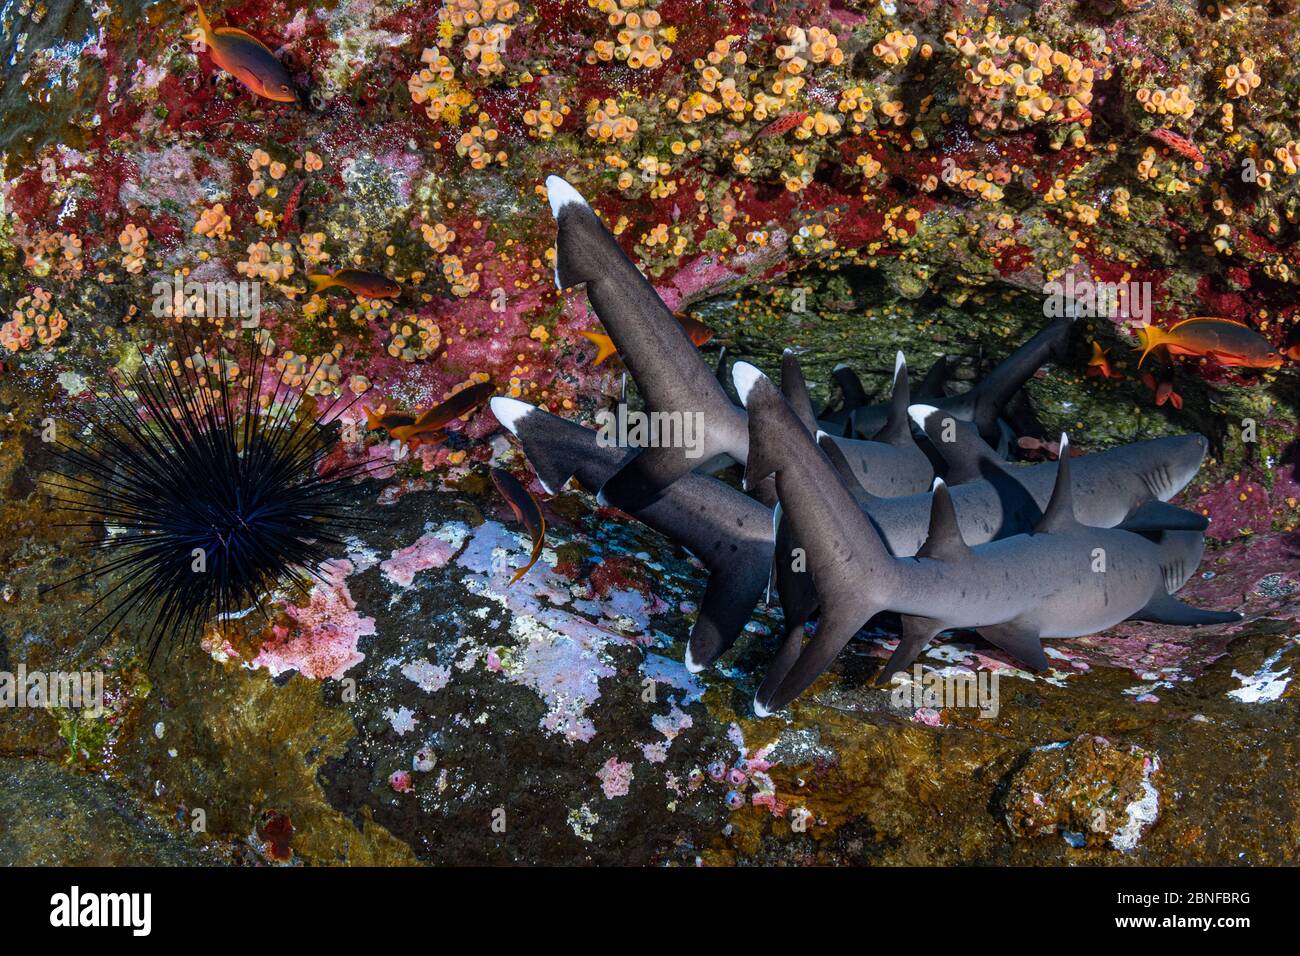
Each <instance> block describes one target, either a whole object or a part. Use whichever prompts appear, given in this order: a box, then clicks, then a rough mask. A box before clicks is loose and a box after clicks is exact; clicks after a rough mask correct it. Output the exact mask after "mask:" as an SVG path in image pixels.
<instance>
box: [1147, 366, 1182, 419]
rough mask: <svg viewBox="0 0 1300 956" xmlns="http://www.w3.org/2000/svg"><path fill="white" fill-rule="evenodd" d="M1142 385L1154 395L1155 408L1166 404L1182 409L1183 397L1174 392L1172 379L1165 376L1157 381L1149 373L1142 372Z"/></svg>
mask: <svg viewBox="0 0 1300 956" xmlns="http://www.w3.org/2000/svg"><path fill="white" fill-rule="evenodd" d="M1142 384H1143V385H1145V386H1146V387H1147V388H1149V389H1151V391H1153V392H1155V393H1156V406H1157V407H1159V406H1161V405H1163V404H1164V403H1165V402H1168V403H1169V404H1171V405H1173V406H1174V408H1177V409H1180V410H1181V409H1182V407H1183V396H1181V395H1179V394H1178V393H1177V392H1175V391H1174V380H1173V379H1172V378H1170V377H1168V376H1167V375H1166V376H1164V377H1162V378H1161V379H1160V380H1158V381H1157V380H1156V377H1155V376H1154V375H1152V374H1151V373H1150V372H1143V373H1142Z"/></svg>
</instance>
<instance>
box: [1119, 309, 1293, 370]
mask: <svg viewBox="0 0 1300 956" xmlns="http://www.w3.org/2000/svg"><path fill="white" fill-rule="evenodd" d="M1137 335H1138V341H1139V342H1140V343H1141V348H1142V358H1141V359H1139V360H1138V365H1139V366H1141V364H1142V362H1143V361H1144V360H1145V359H1146V357H1147V355H1148V354H1149V353H1150V352H1151V351H1152V350H1153V349H1158V348H1162V347H1163V348H1165V349H1167V350H1168V352H1169V354H1170V355H1192V356H1198V357H1201V356H1203V357H1205V358H1208V359H1209V360H1210V361H1212V362H1217V363H1218V364H1219V365H1232V366H1237V367H1240V368H1278V367H1279V366H1281V364H1282V356H1281V355H1279V354H1278V353H1277V352H1276V351H1274V349H1273V346H1272V345H1270V344H1269V341H1268V339H1266V338H1264V336H1262V335H1260V334H1259V333H1258V332H1256V331H1255V330H1254V329H1252V328H1251V327H1250V326H1248V325H1245V324H1243V323H1241V322H1234V321H1232V320H1231V319H1220V318H1217V317H1215V316H1208V315H1203V316H1197V317H1196V318H1192V319H1184V320H1183V321H1182V322H1179V323H1177V324H1176V325H1174V326H1172V327H1171V328H1168V329H1161V328H1157V327H1156V326H1154V325H1144V326H1142V327H1140V328H1139V329H1138V330H1137Z"/></svg>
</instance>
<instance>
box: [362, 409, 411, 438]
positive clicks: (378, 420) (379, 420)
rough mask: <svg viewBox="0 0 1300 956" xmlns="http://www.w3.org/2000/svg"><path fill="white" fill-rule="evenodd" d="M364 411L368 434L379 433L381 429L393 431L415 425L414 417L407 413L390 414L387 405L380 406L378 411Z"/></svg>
mask: <svg viewBox="0 0 1300 956" xmlns="http://www.w3.org/2000/svg"><path fill="white" fill-rule="evenodd" d="M363 411H365V413H366V431H368V432H374V431H379V430H380V429H383V430H384V431H392V430H393V429H394V428H400V427H402V426H404V425H412V424H414V423H415V416H414V415H410V414H407V413H406V412H390V411H388V406H387V405H380V406H379V408H378V410H371V409H369V408H366V409H363Z"/></svg>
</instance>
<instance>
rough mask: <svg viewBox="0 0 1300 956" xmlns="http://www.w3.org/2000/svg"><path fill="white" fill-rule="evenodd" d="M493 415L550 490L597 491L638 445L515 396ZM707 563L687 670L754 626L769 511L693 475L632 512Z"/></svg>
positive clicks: (764, 575) (766, 564) (763, 583)
mask: <svg viewBox="0 0 1300 956" xmlns="http://www.w3.org/2000/svg"><path fill="white" fill-rule="evenodd" d="M491 405H492V414H493V415H495V416H496V419H497V421H499V422H500V423H501V424H502V425H503V426H505V428H506V429H507V430H508V431H509V432H510V433H511V434H512V435H514V436H515V437H516V438H517V439H519V443H520V444H521V445H522V446H523V449H524V454H525V455H527V457H528V460H529V462H530V463H531V464H532V466H533V471H534V472H536V474H537V478H538V480H539V481H540V482H541V483H542V487H543V488H544V489H545V490H546V493H547V494H549V495H553V494H555V493H557V492H558V491H560V490H561V489H562V488H563V487H564V486H565V485H566V484H567V483H568V481H569V479H570V478H577V479H578V483H579V484H580V485H582V487H583V488H585V489H586V490H587V491H589V492H592V493H595V492H596V491H597V490H599V489H600V488H601V487H602V486H603V485H604V484H605V482H606V481H608V480H609V478H610V476H611V475H613V474H615V473H616V472H617V471H618V470H619V468H621V467H623V465H624V464H626V462H627V460H628V458H629V457H630V456H631V455H634V454H636V450H635V449H629V448H617V447H612V446H609V445H605V444H602V443H601V442H600V441H598V438H597V433H596V432H595V431H593V430H592V429H590V428H584V427H583V426H582V425H580V424H578V423H577V422H571V421H566V420H565V419H563V418H560V417H558V416H556V415H552V414H551V413H550V412H547V411H543V410H542V409H540V408H536V407H534V406H532V405H529V404H528V403H527V402H521V401H519V400H518V399H514V398H505V397H497V398H494V399H492V403H491ZM628 513H629V514H631V515H632V517H634V518H636V519H637V520H638V521H640V522H641V523H643V524H645V525H646V526H647V527H649V528H651V529H653V530H655V531H657V532H659V533H660V534H662V535H663V536H664V537H665V538H667V539H668V540H669V541H672V542H673V543H674V544H677V545H680V546H681V547H683V548H685V549H686V550H687V551H689V552H690V553H691V554H693V555H694V556H695V557H696V558H697V559H699V560H700V561H701V562H703V564H704V566H705V568H706V569H707V570H708V573H709V579H708V583H707V584H706V585H705V588H704V595H703V597H702V598H701V600H700V611H699V617H698V618H697V619H696V621H695V626H694V627H693V628H692V629H691V637H690V641H689V643H688V645H687V649H686V667H687V669H688V670H691V671H692V672H695V671H699V670H702V669H703V668H704V666H705V665H706V664H709V663H712V662H713V661H715V660H717V658H719V657H720V656H722V655H723V654H724V653H726V651H727V649H728V648H730V647H731V645H732V644H734V643H735V642H736V638H737V637H739V636H740V632H741V631H742V630H743V629H744V627H745V625H746V624H747V623H749V618H750V616H751V615H752V614H753V612H754V608H755V607H756V606H757V604H758V602H759V599H760V598H761V597H762V594H763V591H764V590H765V589H766V588H767V585H768V581H769V578H770V576H771V569H772V509H771V508H769V507H768V506H767V505H764V504H762V503H761V502H758V501H755V500H754V499H753V498H751V497H749V496H748V495H745V494H742V493H741V492H739V491H737V490H736V489H735V488H733V487H731V486H730V485H728V484H726V483H725V482H722V481H719V480H718V479H716V478H711V477H709V476H708V475H700V474H695V473H689V474H686V475H684V476H683V477H682V478H681V479H679V480H678V481H675V482H673V484H672V485H670V486H669V487H668V488H667V489H665V491H664V492H663V493H662V494H661V495H660V496H659V497H658V498H656V499H655V500H654V501H652V502H650V503H649V504H647V505H645V506H644V507H643V508H639V509H637V510H636V511H632V512H628Z"/></svg>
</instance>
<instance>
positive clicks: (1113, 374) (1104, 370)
mask: <svg viewBox="0 0 1300 956" xmlns="http://www.w3.org/2000/svg"><path fill="white" fill-rule="evenodd" d="M1109 351H1110V350H1109V349H1103V348H1102V347H1101V346H1100V345H1098V344H1097V343H1096V342H1093V343H1092V357H1091V358H1089V359H1088V370H1087V372H1086V374H1087V375H1090V376H1092V377H1093V378H1096V377H1097V376H1099V375H1100V376H1101V377H1102V378H1123V377H1124V376H1123V374H1121V373H1120V372H1117V371H1115V370H1114V369H1113V368H1111V367H1110V360H1109V359H1107V358H1106V353H1107V352H1109Z"/></svg>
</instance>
